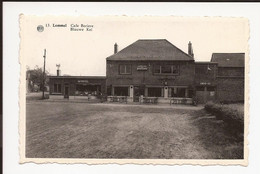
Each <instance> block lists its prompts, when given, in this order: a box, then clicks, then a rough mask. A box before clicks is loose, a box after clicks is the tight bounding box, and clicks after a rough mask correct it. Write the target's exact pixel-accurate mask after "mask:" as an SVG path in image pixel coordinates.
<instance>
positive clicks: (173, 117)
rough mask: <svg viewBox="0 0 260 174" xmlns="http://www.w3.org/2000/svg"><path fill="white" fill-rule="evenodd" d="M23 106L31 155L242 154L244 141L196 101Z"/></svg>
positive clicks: (189, 156) (212, 156) (183, 156)
mask: <svg viewBox="0 0 260 174" xmlns="http://www.w3.org/2000/svg"><path fill="white" fill-rule="evenodd" d="M26 110H27V111H26V112H27V114H26V117H27V118H26V157H29V158H135V159H141V158H142V159H145V158H149V159H155V158H156V159H158V158H161V159H235V158H243V142H239V141H237V140H236V139H235V138H233V137H232V136H231V135H229V134H228V133H227V132H225V129H224V127H223V123H222V122H221V121H219V120H216V119H215V117H214V116H211V115H208V114H207V113H206V112H205V111H204V110H203V109H201V108H198V107H194V106H171V107H170V106H158V105H155V106H154V105H149V106H147V105H140V106H139V105H126V104H101V103H100V104H88V103H69V102H45V101H34V102H33V101H32V102H28V103H27V105H26Z"/></svg>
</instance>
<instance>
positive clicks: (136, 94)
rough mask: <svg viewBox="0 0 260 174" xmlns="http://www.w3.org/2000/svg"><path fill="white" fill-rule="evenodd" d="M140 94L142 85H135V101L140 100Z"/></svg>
mask: <svg viewBox="0 0 260 174" xmlns="http://www.w3.org/2000/svg"><path fill="white" fill-rule="evenodd" d="M140 95H141V94H140V87H139V86H134V102H139V97H140Z"/></svg>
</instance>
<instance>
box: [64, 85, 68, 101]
mask: <svg viewBox="0 0 260 174" xmlns="http://www.w3.org/2000/svg"><path fill="white" fill-rule="evenodd" d="M64 98H69V86H68V85H65V90H64Z"/></svg>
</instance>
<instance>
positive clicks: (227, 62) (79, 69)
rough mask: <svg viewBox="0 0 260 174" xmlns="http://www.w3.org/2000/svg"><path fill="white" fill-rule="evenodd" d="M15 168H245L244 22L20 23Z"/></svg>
mask: <svg viewBox="0 0 260 174" xmlns="http://www.w3.org/2000/svg"><path fill="white" fill-rule="evenodd" d="M20 39H21V43H20V65H21V76H20V124H19V126H20V127H19V128H20V129H19V131H20V163H26V162H35V163H52V162H56V163H87V164H105V163H117V164H129V163H132V164H168V165H174V164H192V165H215V164H219V165H243V166H247V165H248V151H249V150H248V140H247V135H248V119H249V115H248V92H249V91H248V72H249V65H248V62H249V51H248V39H249V21H248V20H247V19H246V18H233V17H175V16H167V17H166V16H164V17H162V16H161V17H157V16H139V17H131V16H99V17H98V16H96V17H88V16H78V17H75V16H74V17H72V16H27V15H23V14H21V15H20Z"/></svg>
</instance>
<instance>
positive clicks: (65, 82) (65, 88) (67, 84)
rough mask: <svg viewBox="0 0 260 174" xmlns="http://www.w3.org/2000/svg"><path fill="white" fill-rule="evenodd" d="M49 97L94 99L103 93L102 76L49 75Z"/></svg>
mask: <svg viewBox="0 0 260 174" xmlns="http://www.w3.org/2000/svg"><path fill="white" fill-rule="evenodd" d="M49 80H50V81H49V87H50V92H49V97H50V98H51V99H63V98H68V99H90V98H91V99H96V98H97V97H98V96H99V95H100V94H104V93H105V87H106V77H104V76H60V75H59V73H57V76H49Z"/></svg>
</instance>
